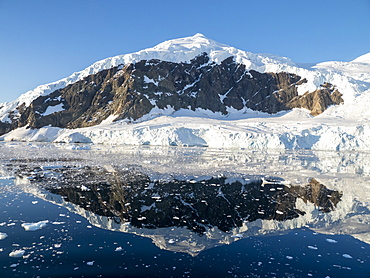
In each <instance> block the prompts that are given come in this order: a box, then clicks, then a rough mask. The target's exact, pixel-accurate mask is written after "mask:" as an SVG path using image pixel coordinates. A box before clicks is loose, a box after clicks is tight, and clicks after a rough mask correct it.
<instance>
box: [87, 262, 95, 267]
mask: <svg viewBox="0 0 370 278" xmlns="http://www.w3.org/2000/svg"><path fill="white" fill-rule="evenodd" d="M86 264H87V265H90V266H92V265H94V261H91V262H87V263H86Z"/></svg>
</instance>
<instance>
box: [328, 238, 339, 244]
mask: <svg viewBox="0 0 370 278" xmlns="http://www.w3.org/2000/svg"><path fill="white" fill-rule="evenodd" d="M326 241H327V242H329V243H337V242H338V241H336V240H334V239H331V238H327V239H326Z"/></svg>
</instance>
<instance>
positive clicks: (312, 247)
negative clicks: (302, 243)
mask: <svg viewBox="0 0 370 278" xmlns="http://www.w3.org/2000/svg"><path fill="white" fill-rule="evenodd" d="M308 248H310V249H313V250H317V249H319V248H317V247H316V246H311V245H308Z"/></svg>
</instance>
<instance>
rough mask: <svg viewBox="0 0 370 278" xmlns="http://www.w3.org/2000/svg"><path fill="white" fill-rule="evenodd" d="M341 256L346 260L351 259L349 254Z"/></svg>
mask: <svg viewBox="0 0 370 278" xmlns="http://www.w3.org/2000/svg"><path fill="white" fill-rule="evenodd" d="M342 256H343V257H344V258H346V259H352V256H351V255H349V254H343V255H342Z"/></svg>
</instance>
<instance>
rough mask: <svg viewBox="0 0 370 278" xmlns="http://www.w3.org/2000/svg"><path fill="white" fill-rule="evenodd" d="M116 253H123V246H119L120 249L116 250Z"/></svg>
mask: <svg viewBox="0 0 370 278" xmlns="http://www.w3.org/2000/svg"><path fill="white" fill-rule="evenodd" d="M114 251H116V252H121V251H123V248H122V247H121V246H119V247H117V248H116V250H114Z"/></svg>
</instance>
